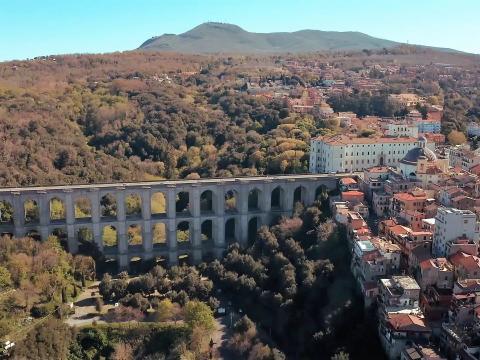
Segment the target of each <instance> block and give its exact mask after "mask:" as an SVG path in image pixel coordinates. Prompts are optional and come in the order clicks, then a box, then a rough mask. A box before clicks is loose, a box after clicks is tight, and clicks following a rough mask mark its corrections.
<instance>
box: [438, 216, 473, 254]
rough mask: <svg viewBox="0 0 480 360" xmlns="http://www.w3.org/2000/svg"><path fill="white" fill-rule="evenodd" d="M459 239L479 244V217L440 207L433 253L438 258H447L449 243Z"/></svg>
mask: <svg viewBox="0 0 480 360" xmlns="http://www.w3.org/2000/svg"><path fill="white" fill-rule="evenodd" d="M457 239H469V240H471V241H473V242H474V243H476V244H478V239H479V227H478V223H477V216H476V215H475V214H474V213H473V212H472V211H469V210H459V209H455V208H444V207H440V208H438V211H437V216H436V217H435V233H434V236H433V246H432V251H433V253H434V255H435V256H437V257H446V256H448V255H450V254H449V253H448V250H449V243H450V244H451V243H454V242H455V241H456V240H457Z"/></svg>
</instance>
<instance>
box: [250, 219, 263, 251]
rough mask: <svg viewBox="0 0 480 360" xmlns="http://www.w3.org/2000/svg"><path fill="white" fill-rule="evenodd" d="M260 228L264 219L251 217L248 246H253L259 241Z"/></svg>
mask: <svg viewBox="0 0 480 360" xmlns="http://www.w3.org/2000/svg"><path fill="white" fill-rule="evenodd" d="M260 226H262V219H261V218H260V216H251V217H250V219H249V220H248V237H247V242H248V245H252V244H253V243H254V242H255V240H256V239H257V232H258V229H260Z"/></svg>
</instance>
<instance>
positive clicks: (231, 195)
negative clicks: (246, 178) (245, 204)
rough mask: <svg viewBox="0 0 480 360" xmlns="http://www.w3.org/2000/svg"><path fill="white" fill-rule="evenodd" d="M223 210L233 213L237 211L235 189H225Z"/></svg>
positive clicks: (237, 195)
mask: <svg viewBox="0 0 480 360" xmlns="http://www.w3.org/2000/svg"><path fill="white" fill-rule="evenodd" d="M224 197H225V203H224V207H225V211H226V212H227V213H234V212H237V211H238V201H239V193H238V191H237V190H236V189H230V190H227V191H225V196H224Z"/></svg>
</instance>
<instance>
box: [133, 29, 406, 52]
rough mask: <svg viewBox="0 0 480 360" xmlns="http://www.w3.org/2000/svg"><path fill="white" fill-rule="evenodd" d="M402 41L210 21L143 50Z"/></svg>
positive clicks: (321, 47) (329, 47)
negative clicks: (268, 30) (250, 29)
mask: <svg viewBox="0 0 480 360" xmlns="http://www.w3.org/2000/svg"><path fill="white" fill-rule="evenodd" d="M398 45H400V43H398V42H395V41H390V40H384V39H379V38H375V37H372V36H369V35H366V34H363V33H361V32H354V31H347V32H339V31H320V30H300V31H295V32H275V33H253V32H248V31H246V30H244V29H242V28H241V27H239V26H237V25H232V24H223V23H215V22H208V23H204V24H201V25H199V26H197V27H195V28H193V29H192V30H189V31H187V32H185V33H183V34H180V35H174V34H164V35H161V36H157V37H153V38H151V39H149V40H147V41H145V42H144V43H143V44H142V45H141V46H140V49H143V50H154V51H175V52H181V53H216V52H225V53H276V52H294V53H299V52H313V51H343V50H362V49H369V50H374V49H382V48H391V47H394V46H398Z"/></svg>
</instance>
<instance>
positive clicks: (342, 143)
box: [310, 135, 419, 173]
mask: <svg viewBox="0 0 480 360" xmlns="http://www.w3.org/2000/svg"><path fill="white" fill-rule="evenodd" d="M418 145H419V141H418V139H417V138H414V137H374V138H370V137H356V136H354V135H334V136H319V137H317V138H313V139H312V140H311V142H310V172H311V173H333V172H335V173H336V172H354V171H362V170H364V169H367V168H371V167H373V166H396V165H397V164H398V163H399V161H400V160H402V159H403V157H404V156H405V155H406V154H407V153H408V151H409V150H411V149H413V148H415V147H417V146H418Z"/></svg>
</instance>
